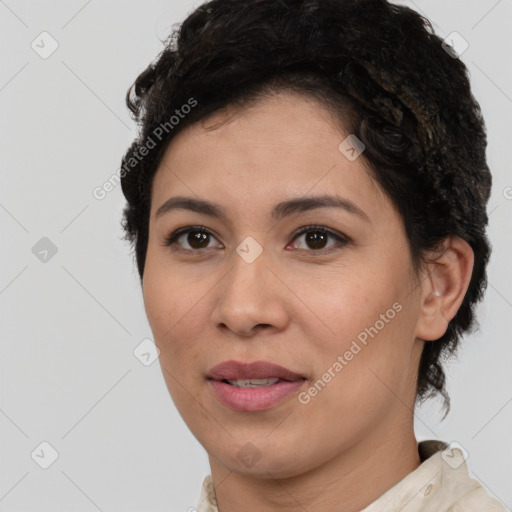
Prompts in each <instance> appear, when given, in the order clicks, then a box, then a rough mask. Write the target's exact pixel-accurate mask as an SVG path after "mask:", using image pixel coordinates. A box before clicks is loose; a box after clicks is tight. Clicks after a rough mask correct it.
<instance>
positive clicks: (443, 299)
mask: <svg viewBox="0 0 512 512" xmlns="http://www.w3.org/2000/svg"><path fill="white" fill-rule="evenodd" d="M443 247H444V250H443V251H442V253H441V255H440V256H436V258H435V260H434V261H433V262H432V263H429V264H428V266H427V268H428V271H427V272H426V273H425V275H423V277H422V282H421V288H422V294H421V304H420V313H419V317H418V323H417V325H416V337H417V338H420V339H422V340H425V341H433V340H437V339H438V338H440V337H441V336H442V335H443V334H444V333H445V332H446V329H447V328H448V323H449V322H450V320H451V319H452V318H453V317H454V316H455V314H456V313H457V311H458V309H459V307H460V305H461V304H462V301H463V299H464V296H465V295H466V291H467V289H468V286H469V282H470V280H471V274H472V272H473V263H474V254H473V249H471V246H470V245H469V244H468V243H467V242H466V241H465V240H462V239H461V238H459V237H449V238H446V239H445V240H444V243H443Z"/></svg>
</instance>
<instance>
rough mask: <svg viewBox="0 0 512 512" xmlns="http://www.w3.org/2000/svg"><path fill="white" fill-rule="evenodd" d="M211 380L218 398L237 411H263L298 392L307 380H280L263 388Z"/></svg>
mask: <svg viewBox="0 0 512 512" xmlns="http://www.w3.org/2000/svg"><path fill="white" fill-rule="evenodd" d="M209 382H210V384H211V386H212V388H213V391H214V393H215V395H216V396H217V398H218V399H219V400H220V402H221V403H222V404H223V405H225V406H226V407H229V408H230V409H233V410H235V411H263V410H265V409H270V408H271V407H274V406H275V405H276V404H277V403H279V402H280V401H281V400H283V399H284V398H286V397H288V396H290V395H292V394H294V393H296V392H297V391H298V390H299V389H300V388H301V387H302V386H303V385H304V383H305V382H306V380H305V379H302V380H296V381H280V382H277V383H276V384H272V385H271V386H263V387H261V388H237V387H236V386H232V385H231V384H227V383H226V382H222V381H218V380H211V379H209Z"/></svg>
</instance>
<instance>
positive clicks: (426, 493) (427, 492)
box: [425, 484, 433, 496]
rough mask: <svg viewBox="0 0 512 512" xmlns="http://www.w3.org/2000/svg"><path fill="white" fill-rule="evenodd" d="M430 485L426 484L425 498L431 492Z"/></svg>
mask: <svg viewBox="0 0 512 512" xmlns="http://www.w3.org/2000/svg"><path fill="white" fill-rule="evenodd" d="M432 487H433V486H432V484H428V486H427V488H426V489H425V496H428V495H429V494H430V493H431V492H432Z"/></svg>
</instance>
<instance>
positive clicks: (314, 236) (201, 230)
mask: <svg viewBox="0 0 512 512" xmlns="http://www.w3.org/2000/svg"><path fill="white" fill-rule="evenodd" d="M185 235H186V238H185V240H186V242H187V243H188V244H189V248H184V249H183V250H186V251H193V252H199V251H200V250H201V249H208V245H209V243H208V242H209V240H208V239H209V237H212V238H215V237H214V236H213V234H212V233H211V232H210V231H209V230H208V229H207V228H205V227H204V226H196V227H186V228H181V229H178V230H176V231H175V232H174V233H172V234H171V235H169V236H168V237H167V238H166V239H165V241H164V245H166V246H172V245H180V246H181V243H179V241H180V239H181V238H182V237H184V236H185ZM304 235H306V237H305V242H306V243H307V244H308V245H309V247H310V248H311V249H313V252H320V251H322V250H325V249H326V247H324V244H325V242H326V240H327V239H328V238H332V239H333V240H335V241H336V242H338V244H340V245H346V244H347V243H349V241H350V240H349V239H348V238H347V237H345V236H343V235H341V234H338V233H335V232H334V231H331V230H330V229H327V228H325V227H323V226H307V227H305V228H303V229H301V230H300V231H299V232H296V233H295V234H294V235H293V239H292V240H296V239H297V238H299V237H301V236H304ZM330 247H332V245H331V246H330ZM330 247H327V249H329V248H330ZM299 248H300V247H299ZM177 250H182V249H177Z"/></svg>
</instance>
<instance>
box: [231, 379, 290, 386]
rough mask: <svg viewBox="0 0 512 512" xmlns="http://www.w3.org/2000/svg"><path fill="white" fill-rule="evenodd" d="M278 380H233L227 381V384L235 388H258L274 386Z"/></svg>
mask: <svg viewBox="0 0 512 512" xmlns="http://www.w3.org/2000/svg"><path fill="white" fill-rule="evenodd" d="M279 380H280V379H278V378H272V379H235V380H228V382H229V383H230V384H231V385H232V386H235V387H237V388H260V387H263V386H271V385H272V384H275V383H276V382H277V381H279Z"/></svg>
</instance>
